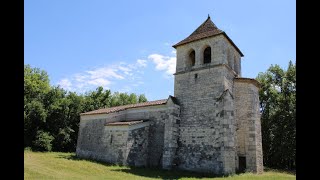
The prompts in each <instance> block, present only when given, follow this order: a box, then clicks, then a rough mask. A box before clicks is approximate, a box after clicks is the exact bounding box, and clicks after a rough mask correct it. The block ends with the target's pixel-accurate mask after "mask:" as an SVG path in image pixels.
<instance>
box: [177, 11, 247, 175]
mask: <svg viewBox="0 0 320 180" xmlns="http://www.w3.org/2000/svg"><path fill="white" fill-rule="evenodd" d="M173 47H174V48H175V49H176V54H177V66H176V73H175V74H174V78H175V79H174V96H175V97H176V99H177V101H178V103H179V104H180V106H181V114H180V117H181V122H180V131H179V134H180V137H179V140H178V144H179V147H178V150H177V158H176V166H177V167H178V168H180V169H184V170H192V171H198V172H211V173H216V174H229V173H235V171H236V166H237V162H236V159H237V152H236V127H235V108H234V96H233V91H234V88H233V87H234V86H233V84H234V83H233V82H234V78H236V77H241V65H240V64H241V63H240V59H241V57H243V54H242V52H241V51H240V50H239V49H238V47H237V46H236V45H235V44H234V43H233V42H232V40H231V39H230V38H229V37H228V36H227V34H226V33H225V32H224V31H222V30H220V29H219V28H218V27H217V26H216V25H215V24H214V23H213V22H212V21H211V18H210V16H208V18H207V19H206V20H205V21H204V22H203V23H202V24H201V25H200V26H199V27H198V28H197V29H196V30H195V31H194V32H193V33H192V34H191V35H190V36H188V37H187V38H185V39H184V40H182V41H180V42H179V43H177V44H175V45H173Z"/></svg>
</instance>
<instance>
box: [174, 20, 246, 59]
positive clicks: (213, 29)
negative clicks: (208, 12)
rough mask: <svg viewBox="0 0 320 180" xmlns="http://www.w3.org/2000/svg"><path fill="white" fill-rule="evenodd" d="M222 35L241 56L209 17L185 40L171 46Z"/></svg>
mask: <svg viewBox="0 0 320 180" xmlns="http://www.w3.org/2000/svg"><path fill="white" fill-rule="evenodd" d="M219 34H222V35H224V36H225V37H226V38H227V39H228V40H229V41H230V43H231V44H232V45H233V46H234V47H235V48H236V50H237V51H238V52H239V53H240V55H241V56H243V54H242V52H241V51H240V49H239V48H238V47H237V46H236V45H235V44H234V43H233V41H232V40H231V39H230V38H229V37H228V36H227V34H226V33H225V32H224V31H222V30H220V29H219V28H218V27H217V26H216V25H215V24H214V23H213V22H212V21H211V19H210V16H208V18H207V20H206V21H204V22H203V23H202V24H201V25H200V26H199V27H198V28H197V29H196V30H195V31H194V32H193V33H192V34H190V36H188V37H187V38H185V39H184V40H182V41H180V42H178V43H177V44H175V45H173V46H172V47H174V48H176V47H177V46H180V45H183V44H186V43H189V42H193V41H196V40H199V39H203V38H207V37H211V36H216V35H219Z"/></svg>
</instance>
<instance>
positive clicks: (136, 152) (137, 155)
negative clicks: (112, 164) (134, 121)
mask: <svg viewBox="0 0 320 180" xmlns="http://www.w3.org/2000/svg"><path fill="white" fill-rule="evenodd" d="M148 136H149V125H147V126H145V127H141V128H137V129H133V130H130V131H129V134H128V139H127V144H126V145H127V146H126V148H127V153H128V156H127V157H128V158H127V164H128V165H129V166H136V167H141V166H147V165H148V150H149V149H148V143H149V140H148Z"/></svg>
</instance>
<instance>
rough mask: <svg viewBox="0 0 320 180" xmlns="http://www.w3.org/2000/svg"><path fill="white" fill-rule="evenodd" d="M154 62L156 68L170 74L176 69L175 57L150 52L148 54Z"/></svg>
mask: <svg viewBox="0 0 320 180" xmlns="http://www.w3.org/2000/svg"><path fill="white" fill-rule="evenodd" d="M148 58H149V59H150V60H152V61H153V63H155V64H156V70H159V71H165V72H166V74H167V75H170V76H172V75H173V73H175V71H176V57H170V56H163V55H161V54H151V55H149V56H148Z"/></svg>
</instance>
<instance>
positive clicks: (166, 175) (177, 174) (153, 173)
mask: <svg viewBox="0 0 320 180" xmlns="http://www.w3.org/2000/svg"><path fill="white" fill-rule="evenodd" d="M57 158H63V159H68V160H73V161H83V160H86V161H89V162H92V163H96V164H100V165H104V166H114V165H116V164H111V163H107V162H102V161H97V160H92V159H85V158H79V157H77V156H76V155H74V154H59V155H58V156H57ZM120 167H121V166H120ZM122 167H125V168H119V169H112V170H111V171H116V172H124V173H129V174H134V175H137V176H143V177H148V178H157V179H180V178H197V179H201V178H215V177H223V176H222V175H215V174H212V173H198V172H190V171H183V170H177V169H173V170H164V169H160V168H157V167H147V168H146V167H130V166H122Z"/></svg>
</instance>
